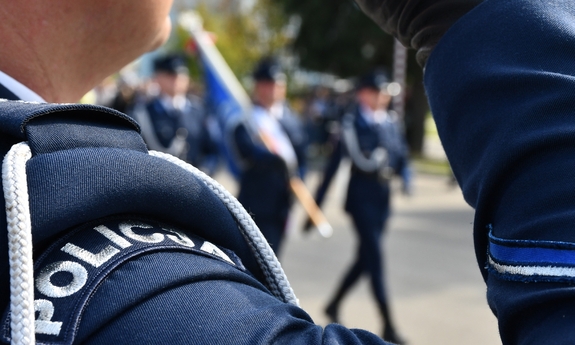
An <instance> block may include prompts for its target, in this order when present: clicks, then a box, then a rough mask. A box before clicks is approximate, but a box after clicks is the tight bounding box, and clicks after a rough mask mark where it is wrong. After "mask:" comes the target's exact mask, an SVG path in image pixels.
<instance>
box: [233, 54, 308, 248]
mask: <svg viewBox="0 0 575 345" xmlns="http://www.w3.org/2000/svg"><path fill="white" fill-rule="evenodd" d="M253 79H254V81H255V85H254V93H253V101H254V107H253V111H252V113H251V114H250V115H249V116H248V117H247V118H245V119H244V121H243V122H241V123H239V124H238V126H237V127H236V128H235V130H234V144H235V148H234V151H235V152H236V153H237V156H238V160H239V162H240V166H241V167H242V172H241V175H240V191H239V195H238V200H239V201H240V202H241V203H242V205H244V207H245V208H246V210H248V212H250V213H251V214H252V215H253V216H254V220H255V222H256V224H257V225H258V227H259V228H260V230H261V231H262V233H263V234H264V236H265V237H266V238H267V240H268V242H269V243H270V246H271V247H272V248H273V250H274V252H275V253H276V255H278V256H279V253H280V250H281V244H282V241H283V238H284V236H285V229H286V223H287V220H288V215H289V210H290V206H291V203H292V193H291V190H290V184H289V178H290V176H292V175H293V174H297V175H299V176H300V177H302V178H303V175H304V173H305V166H306V161H305V160H306V152H305V150H306V145H307V138H306V136H305V130H304V128H303V125H302V123H301V122H300V120H299V119H298V118H297V117H296V115H295V114H293V112H292V111H291V109H290V108H289V107H288V106H287V104H286V101H285V96H286V75H285V74H284V73H283V72H282V70H281V68H280V66H279V64H278V62H277V61H276V60H275V59H274V58H264V59H262V60H261V61H260V62H259V63H258V65H257V66H256V68H255V70H254V72H253Z"/></svg>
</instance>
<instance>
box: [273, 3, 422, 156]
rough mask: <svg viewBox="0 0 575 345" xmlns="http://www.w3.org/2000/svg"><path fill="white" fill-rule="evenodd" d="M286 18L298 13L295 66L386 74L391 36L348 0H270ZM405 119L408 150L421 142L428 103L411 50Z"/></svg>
mask: <svg viewBox="0 0 575 345" xmlns="http://www.w3.org/2000/svg"><path fill="white" fill-rule="evenodd" d="M273 1H274V2H275V3H277V4H279V5H280V6H281V8H282V9H283V10H284V12H285V13H286V16H287V17H289V16H298V17H299V18H300V20H301V26H300V29H299V32H298V34H297V36H296V37H295V39H294V40H293V42H292V44H291V49H292V51H293V52H294V53H295V54H296V55H297V56H298V57H299V63H300V67H302V68H305V69H308V70H313V71H319V72H326V73H332V74H335V75H337V76H340V77H353V76H358V75H362V74H365V73H367V72H368V71H370V70H372V69H374V68H376V67H386V68H387V69H388V70H389V71H390V72H391V67H392V62H393V38H392V37H391V36H390V35H388V34H386V33H385V32H383V31H382V30H381V29H380V28H379V27H378V26H377V25H376V24H375V23H373V22H372V21H371V19H369V18H368V17H367V16H366V15H365V14H364V13H363V12H362V11H361V10H360V9H359V7H357V5H356V4H355V2H354V1H353V0H305V1H302V0H273ZM406 91H407V92H406V95H407V99H406V101H407V102H406V103H407V104H406V114H405V123H406V131H407V138H408V141H409V144H410V148H411V150H412V152H413V153H415V154H419V153H421V151H422V146H423V125H424V119H425V114H426V113H427V112H428V106H427V102H426V99H425V94H424V91H423V87H422V73H421V68H420V67H419V66H418V65H417V64H416V63H415V59H414V54H413V52H410V56H409V59H408V71H407V90H406Z"/></svg>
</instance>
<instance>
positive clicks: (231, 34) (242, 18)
mask: <svg viewBox="0 0 575 345" xmlns="http://www.w3.org/2000/svg"><path fill="white" fill-rule="evenodd" d="M196 11H197V12H198V13H199V14H200V16H201V17H202V19H203V22H204V29H205V30H206V31H209V32H212V33H213V34H214V37H215V43H216V46H217V48H218V50H219V51H220V53H221V54H222V56H223V57H224V59H225V60H226V62H227V63H228V65H229V66H230V68H231V69H232V71H233V72H234V73H235V75H236V76H237V77H238V78H240V79H241V78H242V77H244V76H247V75H249V74H250V72H251V71H252V69H253V67H254V66H255V64H256V63H257V61H258V60H259V59H260V58H262V57H263V56H266V55H271V54H274V53H277V52H278V51H279V50H280V49H281V48H282V47H284V46H286V45H287V44H288V43H289V41H290V38H289V36H288V35H287V34H286V32H285V30H284V27H285V26H286V24H287V22H288V21H287V19H286V17H285V16H284V13H283V12H282V11H281V8H280V7H279V6H277V5H276V4H274V3H272V1H271V0H259V1H258V2H257V3H256V4H255V5H254V6H253V7H252V8H250V9H248V10H243V11H242V10H239V9H238V6H237V1H236V2H233V1H222V2H220V3H218V5H214V4H213V3H210V1H209V0H204V1H203V2H201V3H200V4H199V5H198V7H197V8H196ZM177 37H178V38H177V42H178V43H177V44H176V47H175V48H176V49H177V50H183V49H185V46H186V42H187V41H188V39H189V36H188V35H187V34H186V33H185V31H183V30H178V32H177ZM193 70H194V68H193V67H192V71H193Z"/></svg>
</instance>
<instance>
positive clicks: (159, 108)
mask: <svg viewBox="0 0 575 345" xmlns="http://www.w3.org/2000/svg"><path fill="white" fill-rule="evenodd" d="M154 82H155V83H156V84H157V86H158V88H159V93H158V95H157V96H154V97H153V98H152V99H151V100H149V101H148V102H147V103H146V104H140V105H138V106H137V107H136V109H135V110H134V118H136V120H137V121H138V122H139V123H140V125H141V127H142V136H143V138H144V140H145V142H146V144H147V145H148V147H149V148H150V149H153V150H158V151H162V152H166V153H170V154H172V155H174V156H176V157H179V158H182V159H184V160H186V161H187V162H189V163H191V164H193V165H195V166H197V167H200V165H201V164H202V162H203V158H204V157H205V156H206V155H207V154H210V153H214V152H216V150H217V147H216V144H215V140H214V139H213V138H212V137H211V135H210V132H209V131H208V130H207V123H206V121H207V120H206V116H205V112H204V108H203V105H202V102H201V100H200V99H198V98H197V97H190V96H188V88H189V86H190V77H189V71H188V68H187V67H186V65H185V61H184V59H183V58H182V57H181V56H179V55H166V56H163V57H160V58H158V59H156V60H155V61H154Z"/></svg>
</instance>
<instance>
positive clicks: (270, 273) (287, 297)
mask: <svg viewBox="0 0 575 345" xmlns="http://www.w3.org/2000/svg"><path fill="white" fill-rule="evenodd" d="M149 154H150V155H152V156H154V157H158V158H162V159H164V160H167V161H168V162H171V163H173V164H175V165H177V166H179V167H180V168H182V169H185V170H186V171H188V172H190V173H192V174H193V175H194V176H196V177H197V178H198V179H200V180H201V181H202V182H204V183H205V184H206V185H207V186H208V187H209V188H210V189H211V190H212V191H213V192H214V193H215V194H216V196H217V197H218V198H219V199H220V200H221V201H222V202H223V203H224V205H225V206H226V207H227V208H228V210H229V211H230V212H231V213H232V215H233V216H234V217H235V218H236V220H237V221H238V223H239V224H240V226H239V228H240V231H241V233H242V235H243V236H244V238H245V239H246V241H247V242H248V244H249V246H250V248H251V250H252V252H253V254H254V255H255V256H256V259H257V261H258V264H259V265H260V267H261V268H262V271H263V272H264V275H265V278H266V281H267V285H268V288H269V289H270V290H271V292H272V293H273V294H274V295H275V296H276V297H278V298H280V299H282V300H283V301H284V302H287V303H290V304H294V305H298V300H297V298H296V296H295V293H294V291H293V289H292V288H291V286H290V284H289V281H288V279H287V277H286V275H285V273H284V271H283V269H282V267H281V264H280V262H279V261H278V259H277V257H276V255H275V253H274V251H273V250H272V249H271V247H270V245H269V244H268V242H267V240H266V239H265V237H264V236H263V235H262V233H261V232H260V230H259V228H258V227H257V225H256V224H255V222H254V221H253V219H252V217H251V216H250V215H249V214H248V212H247V211H246V210H245V209H244V207H243V206H242V205H241V204H240V203H239V201H238V200H237V199H236V198H235V197H234V196H233V195H232V194H231V193H230V192H228V191H227V190H226V189H225V188H224V187H223V186H222V185H220V184H219V183H218V182H217V181H215V180H214V179H212V178H211V177H209V176H208V175H206V174H204V173H203V172H202V171H201V170H199V169H197V168H196V167H194V166H193V165H191V164H188V163H186V162H184V161H182V160H180V159H178V158H176V157H174V156H171V155H169V154H166V153H163V152H158V151H149Z"/></svg>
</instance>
